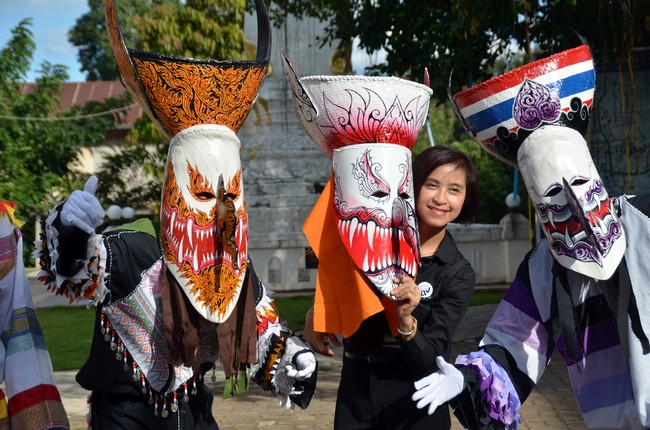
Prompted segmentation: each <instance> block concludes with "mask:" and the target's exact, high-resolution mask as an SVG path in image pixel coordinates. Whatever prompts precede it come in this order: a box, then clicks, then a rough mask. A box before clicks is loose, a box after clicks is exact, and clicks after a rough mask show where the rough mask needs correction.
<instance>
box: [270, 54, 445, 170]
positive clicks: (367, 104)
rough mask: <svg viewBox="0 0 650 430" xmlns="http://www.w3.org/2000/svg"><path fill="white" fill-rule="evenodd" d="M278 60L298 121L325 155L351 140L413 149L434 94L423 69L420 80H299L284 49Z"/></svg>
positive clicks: (350, 77) (327, 77)
mask: <svg viewBox="0 0 650 430" xmlns="http://www.w3.org/2000/svg"><path fill="white" fill-rule="evenodd" d="M282 59H283V65H284V72H285V75H286V77H287V81H288V82H289V85H290V86H291V92H292V100H293V105H294V107H295V109H296V113H297V114H298V118H299V120H300V123H301V124H302V126H303V128H304V129H305V131H306V132H307V134H308V135H309V137H311V139H312V140H313V141H314V142H316V144H318V145H319V146H320V147H321V148H322V149H323V150H324V151H325V153H326V154H327V155H328V156H329V157H330V158H332V154H333V152H334V150H335V149H337V148H342V147H345V146H348V145H355V144H366V143H389V144H395V145H400V146H404V147H405V148H407V149H409V150H410V149H413V145H414V144H415V140H416V139H417V137H418V135H419V134H420V130H421V129H422V126H423V125H424V122H425V120H426V117H427V114H428V110H429V100H430V98H431V95H432V93H433V92H432V90H431V88H429V75H428V74H427V73H426V72H425V78H424V84H419V83H417V82H412V81H408V80H406V79H401V78H396V77H388V76H355V75H343V76H341V75H315V76H304V77H300V78H299V77H298V74H297V73H296V71H295V70H294V67H293V65H292V64H291V61H290V60H289V58H288V57H287V55H286V53H285V52H284V51H282Z"/></svg>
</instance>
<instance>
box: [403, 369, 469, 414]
mask: <svg viewBox="0 0 650 430" xmlns="http://www.w3.org/2000/svg"><path fill="white" fill-rule="evenodd" d="M436 364H437V365H438V369H439V370H437V371H435V372H433V373H432V374H431V375H429V376H425V377H424V378H422V379H420V380H419V381H416V382H415V390H416V391H415V393H414V394H413V396H412V399H413V401H416V402H418V403H417V405H416V406H417V408H418V409H422V408H424V407H426V406H427V405H429V410H428V413H429V415H431V414H433V412H434V411H435V410H436V408H437V407H438V406H440V405H442V404H443V403H445V402H447V401H449V400H451V399H453V398H454V397H456V396H457V395H459V394H460V392H461V391H462V390H463V385H464V384H465V379H464V378H463V374H462V373H460V370H458V369H456V367H454V365H452V364H449V363H447V362H446V361H445V359H444V358H442V357H440V356H438V357H436ZM418 400H419V401H418Z"/></svg>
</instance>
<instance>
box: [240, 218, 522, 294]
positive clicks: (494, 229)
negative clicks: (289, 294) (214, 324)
mask: <svg viewBox="0 0 650 430" xmlns="http://www.w3.org/2000/svg"><path fill="white" fill-rule="evenodd" d="M449 232H450V233H451V234H452V235H453V237H454V239H455V240H456V243H457V245H458V248H459V249H460V251H461V252H462V253H463V255H465V257H466V258H467V259H468V260H469V262H470V263H471V264H472V268H473V269H474V271H475V272H476V280H477V283H478V284H488V285H489V284H509V283H510V282H511V281H512V279H513V278H514V276H515V274H516V272H517V267H518V266H519V263H520V262H521V261H522V259H523V258H524V256H525V255H526V252H528V251H529V250H530V238H529V225H528V219H527V218H525V217H524V216H523V215H521V214H517V213H510V214H508V215H506V216H505V217H503V219H502V220H501V222H500V223H499V224H474V225H471V226H462V225H458V224H451V225H450V226H449ZM308 246H309V244H308V243H307V240H306V239H305V238H304V236H303V237H302V238H300V239H298V240H293V241H290V240H280V239H278V240H271V241H259V240H254V239H251V240H250V241H249V253H250V255H251V257H252V258H253V262H254V265H255V270H256V271H257V274H258V276H260V278H261V279H262V280H263V281H264V282H265V283H266V284H267V285H268V287H269V288H270V289H271V290H272V291H301V290H313V289H314V288H315V285H316V284H315V283H316V270H317V269H308V268H306V265H305V250H306V248H307V247H308Z"/></svg>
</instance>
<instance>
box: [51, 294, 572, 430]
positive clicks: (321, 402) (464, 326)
mask: <svg viewBox="0 0 650 430" xmlns="http://www.w3.org/2000/svg"><path fill="white" fill-rule="evenodd" d="M494 308H495V305H484V306H476V307H472V308H470V309H469V311H468V313H467V315H466V317H465V318H464V319H463V322H462V323H461V326H460V327H459V329H458V332H457V335H456V338H455V341H454V345H453V351H452V356H455V355H456V354H457V353H467V352H470V351H472V350H474V348H475V346H476V344H477V342H478V339H479V338H480V336H481V334H482V333H483V329H484V327H485V325H486V323H487V321H488V320H489V318H490V316H491V315H492V313H493V312H494ZM340 355H341V351H340V350H338V351H336V355H335V357H333V358H327V357H321V358H320V371H319V374H318V387H317V390H316V393H315V395H314V398H313V400H312V402H311V404H310V406H309V407H308V408H307V410H305V411H299V410H296V411H293V412H291V411H288V410H285V409H282V408H281V407H280V406H279V405H278V403H277V401H276V400H275V399H274V398H273V397H272V396H270V395H269V393H266V392H263V391H261V390H260V389H259V388H258V387H257V386H255V387H253V388H252V389H251V391H249V392H248V393H247V394H246V395H245V396H244V397H243V398H239V399H236V398H231V399H227V400H223V399H221V398H215V401H214V407H213V412H214V416H215V418H216V419H217V422H218V423H219V428H220V429H221V430H263V429H273V430H284V429H314V430H331V429H332V422H333V419H334V400H335V398H336V390H337V387H338V381H339V375H340V371H341V357H340ZM74 374H75V372H74V371H69V372H57V374H56V378H57V383H58V387H59V390H60V391H61V396H62V397H63V402H64V404H65V407H66V410H67V412H68V415H69V416H70V420H71V424H72V427H73V429H74V430H81V429H84V428H85V415H86V412H87V407H86V397H87V392H86V391H84V390H82V389H81V388H79V386H78V385H77V384H76V382H75V381H74ZM208 379H209V378H208V377H206V380H208ZM217 381H223V375H222V374H220V375H217ZM220 385H222V384H219V383H216V384H212V386H213V387H214V389H215V391H217V392H221V388H222V387H221V386H220ZM521 415H522V418H523V420H522V423H521V424H520V426H519V429H521V430H549V429H552V430H568V429H571V430H584V429H585V426H584V424H583V422H582V417H581V414H580V412H579V411H578V409H577V405H576V402H575V399H574V396H573V392H572V390H571V386H570V384H569V382H568V378H567V372H566V368H565V367H564V365H563V364H562V361H561V359H560V357H559V356H556V357H553V360H552V361H551V365H550V366H549V368H548V369H547V370H546V373H545V374H544V377H543V378H542V381H541V383H540V384H539V385H538V386H537V388H536V389H535V390H534V391H533V393H532V394H531V395H530V397H529V398H528V399H527V401H526V402H525V403H524V406H523V407H522V411H521ZM452 422H453V426H452V430H461V429H462V427H461V426H460V425H459V424H458V422H457V421H456V420H455V419H452Z"/></svg>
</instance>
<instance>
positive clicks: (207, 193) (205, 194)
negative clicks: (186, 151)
mask: <svg viewBox="0 0 650 430" xmlns="http://www.w3.org/2000/svg"><path fill="white" fill-rule="evenodd" d="M187 171H188V173H189V175H190V193H192V195H193V196H194V198H196V199H197V200H198V201H201V202H207V201H210V200H214V199H215V198H216V195H215V193H214V190H213V188H212V187H211V186H210V181H208V180H207V179H206V178H205V177H204V176H203V175H202V174H201V172H199V171H198V169H195V168H194V167H192V166H191V165H190V164H189V163H188V165H187Z"/></svg>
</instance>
